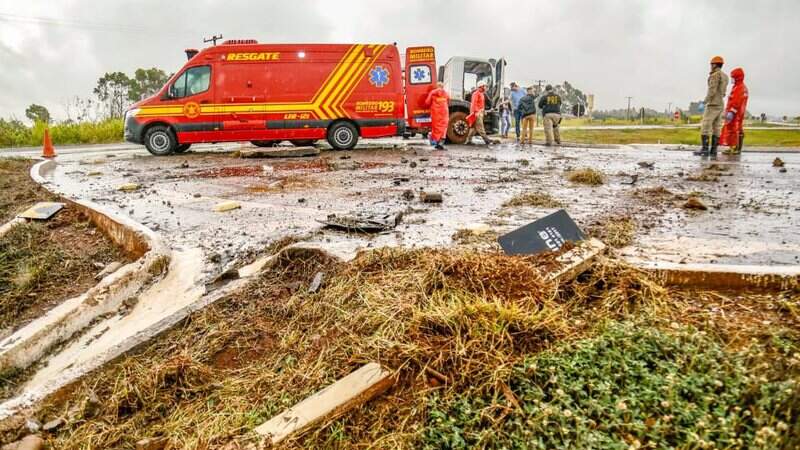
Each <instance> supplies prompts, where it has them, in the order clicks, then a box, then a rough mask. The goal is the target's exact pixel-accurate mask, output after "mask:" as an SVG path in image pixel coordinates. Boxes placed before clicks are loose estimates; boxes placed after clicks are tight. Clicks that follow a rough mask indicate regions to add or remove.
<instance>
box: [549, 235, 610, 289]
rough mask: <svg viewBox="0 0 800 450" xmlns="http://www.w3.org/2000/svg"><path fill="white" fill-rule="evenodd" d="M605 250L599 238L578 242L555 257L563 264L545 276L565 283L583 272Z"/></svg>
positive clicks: (604, 245)
mask: <svg viewBox="0 0 800 450" xmlns="http://www.w3.org/2000/svg"><path fill="white" fill-rule="evenodd" d="M605 251H606V244H604V243H603V242H602V241H600V240H599V239H594V238H592V239H589V240H587V241H583V242H580V243H579V244H578V246H577V247H575V248H573V249H572V250H570V251H568V252H566V253H564V254H563V255H561V256H559V257H558V258H556V261H558V262H560V263H562V264H563V266H561V268H560V269H558V270H556V271H553V272H550V273H549V274H548V275H547V277H548V279H550V280H554V281H557V282H559V283H566V282H568V281H571V280H573V279H574V278H575V277H577V276H578V275H580V274H581V273H583V272H585V271H586V269H588V268H589V266H591V265H592V263H593V262H594V260H595V259H596V258H597V257H598V256H600V255H602V254H603V253H604V252H605Z"/></svg>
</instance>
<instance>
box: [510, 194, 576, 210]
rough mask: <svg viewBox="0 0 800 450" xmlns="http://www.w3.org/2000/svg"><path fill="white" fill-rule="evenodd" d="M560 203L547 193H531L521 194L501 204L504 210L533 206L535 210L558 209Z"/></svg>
mask: <svg viewBox="0 0 800 450" xmlns="http://www.w3.org/2000/svg"><path fill="white" fill-rule="evenodd" d="M561 205H562V204H561V202H560V201H558V200H556V199H555V198H553V196H551V195H550V194H548V193H547V192H541V191H532V192H523V193H522V194H518V195H515V196H514V197H512V198H511V199H510V200H508V201H506V202H505V203H503V206H504V207H506V208H510V207H517V206H533V207H536V208H559V207H561Z"/></svg>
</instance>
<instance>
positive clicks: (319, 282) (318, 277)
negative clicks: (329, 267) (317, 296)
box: [308, 272, 325, 294]
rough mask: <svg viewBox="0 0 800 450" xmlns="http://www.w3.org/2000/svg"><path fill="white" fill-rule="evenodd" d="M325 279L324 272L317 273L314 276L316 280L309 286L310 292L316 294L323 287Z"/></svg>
mask: <svg viewBox="0 0 800 450" xmlns="http://www.w3.org/2000/svg"><path fill="white" fill-rule="evenodd" d="M324 278H325V273H324V272H317V273H316V274H315V275H314V279H313V280H311V284H310V285H309V286H308V292H310V293H312V294H313V293H315V292H317V291H318V290H319V288H320V286H322V281H323V279H324Z"/></svg>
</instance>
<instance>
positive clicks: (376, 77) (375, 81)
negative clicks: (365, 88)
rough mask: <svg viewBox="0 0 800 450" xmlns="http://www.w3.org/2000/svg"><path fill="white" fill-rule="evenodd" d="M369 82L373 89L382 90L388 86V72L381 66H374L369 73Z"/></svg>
mask: <svg viewBox="0 0 800 450" xmlns="http://www.w3.org/2000/svg"><path fill="white" fill-rule="evenodd" d="M369 82H370V84H372V85H373V86H375V87H379V88H382V87H384V86H386V85H387V84H389V71H388V70H386V68H385V67H383V66H375V67H373V68H372V70H371V71H370V72H369Z"/></svg>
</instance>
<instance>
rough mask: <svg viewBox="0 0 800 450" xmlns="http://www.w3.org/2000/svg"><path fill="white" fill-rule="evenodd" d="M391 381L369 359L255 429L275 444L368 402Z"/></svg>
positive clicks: (388, 376) (392, 380) (387, 373)
mask: <svg viewBox="0 0 800 450" xmlns="http://www.w3.org/2000/svg"><path fill="white" fill-rule="evenodd" d="M393 383H394V379H393V377H392V372H390V371H388V370H385V369H383V368H382V367H381V366H380V364H378V363H374V362H372V363H369V364H367V365H365V366H363V367H361V368H360V369H358V370H356V371H355V372H353V373H351V374H350V375H347V376H346V377H344V378H342V379H341V380H339V381H337V382H335V383H333V384H331V385H330V386H327V387H325V388H324V389H322V390H320V391H318V392H316V393H315V394H313V395H312V396H310V397H308V398H306V399H305V400H303V401H301V402H300V403H298V404H296V405H294V406H292V407H291V408H289V409H286V410H285V411H283V412H282V413H280V414H278V415H277V416H275V417H273V418H272V419H270V420H268V421H267V422H264V423H263V424H261V425H259V426H258V427H257V428H256V430H255V431H256V433H258V434H260V435H262V436H266V438H267V440H268V441H269V442H270V443H271V444H272V445H275V444H277V443H279V442H281V441H283V440H284V439H286V438H288V437H290V436H293V435H297V434H300V433H302V432H303V431H305V430H307V429H309V428H311V427H313V426H314V425H316V424H319V423H321V422H323V421H327V420H331V419H333V418H336V417H338V416H340V415H342V414H344V413H346V412H347V411H349V410H351V409H353V408H355V407H357V406H359V405H361V404H364V403H366V402H368V401H369V400H371V399H372V398H373V397H375V396H377V395H380V394H382V393H383V392H385V391H386V390H387V389H389V387H391V386H392V384H393Z"/></svg>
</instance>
